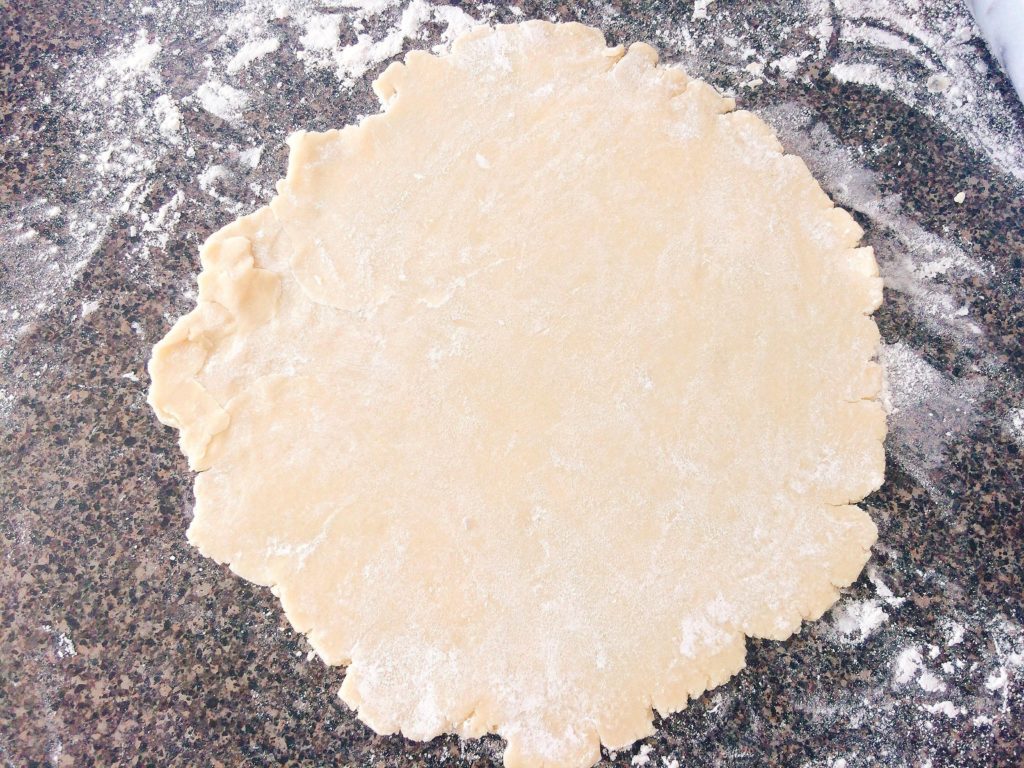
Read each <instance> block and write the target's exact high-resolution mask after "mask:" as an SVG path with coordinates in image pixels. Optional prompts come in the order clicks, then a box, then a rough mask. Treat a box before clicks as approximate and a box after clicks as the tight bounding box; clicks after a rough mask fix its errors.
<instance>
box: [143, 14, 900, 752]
mask: <svg viewBox="0 0 1024 768" xmlns="http://www.w3.org/2000/svg"><path fill="white" fill-rule="evenodd" d="M375 88H376V90H377V92H378V94H379V95H380V96H381V98H382V101H383V103H384V112H383V114H381V115H378V116H374V117H371V118H369V119H367V120H365V121H364V122H363V123H362V124H361V125H359V126H357V127H352V126H350V127H347V128H345V129H344V130H341V131H330V132H327V133H322V134H314V133H299V134H297V135H295V136H294V137H292V139H291V147H292V154H291V160H290V165H289V169H288V175H287V178H286V179H285V180H284V181H283V182H282V183H281V184H280V185H279V190H278V192H279V195H278V197H277V198H276V199H275V200H274V201H273V202H272V203H271V204H270V206H269V207H267V208H264V209H262V210H260V211H258V212H257V213H255V214H253V215H251V216H247V217H245V218H243V219H240V220H239V221H237V222H235V223H233V224H230V225H229V226H227V227H225V228H224V229H223V230H221V231H220V232H218V233H216V234H215V235H213V236H212V237H211V238H210V239H209V241H208V242H207V243H206V245H205V246H204V247H203V250H202V261H203V273H202V275H201V276H200V292H199V303H198V306H197V307H196V309H195V310H194V311H193V312H191V313H190V314H188V315H186V316H185V317H183V318H182V319H181V320H179V321H178V323H177V324H176V325H175V326H174V328H173V329H172V331H171V332H170V333H169V334H168V336H167V337H166V338H165V339H164V340H163V341H161V342H160V344H158V345H157V347H156V349H155V350H154V353H153V359H152V361H151V363H150V371H151V374H152V379H153V384H152V389H151V392H150V401H151V403H152V404H153V407H154V408H155V409H156V411H157V413H158V415H159V416H160V418H161V419H162V420H163V421H164V422H165V423H167V424H171V425H173V426H175V427H177V428H178V429H180V430H181V443H182V447H183V449H184V451H185V452H186V454H187V455H188V457H189V460H190V462H191V464H192V466H193V467H194V468H195V469H198V470H206V471H205V472H203V473H202V474H200V475H199V476H198V477H197V479H196V509H195V519H194V520H193V522H192V525H191V527H190V529H189V534H188V535H189V538H190V540H191V541H192V542H193V543H194V544H195V545H196V546H197V547H199V548H200V550H202V552H204V553H205V554H207V555H208V556H210V557H212V558H214V559H216V560H217V561H219V562H223V563H228V564H230V566H231V568H232V569H234V570H235V571H236V572H237V573H239V574H240V575H242V576H244V577H245V578H247V579H250V580H252V581H255V582H257V583H259V584H265V585H272V586H273V587H274V589H275V591H276V593H277V594H278V595H279V596H280V598H281V601H282V603H283V605H284V608H285V610H286V612H287V614H288V617H289V619H290V620H291V622H292V623H293V624H294V626H295V627H296V628H297V629H298V630H300V631H302V632H305V633H308V634H309V637H310V641H311V642H312V643H313V645H314V647H315V648H316V649H317V650H318V652H319V653H320V655H321V656H322V657H323V659H324V660H325V661H326V662H328V663H330V664H346V665H348V670H347V673H346V676H345V682H344V685H343V686H342V689H341V696H342V698H343V699H344V700H345V701H346V702H347V703H348V704H349V705H350V706H352V707H354V708H356V709H357V710H358V713H359V717H360V718H361V719H362V720H363V721H365V722H366V723H368V724H369V725H370V726H371V727H372V728H374V729H375V730H377V731H379V732H381V733H391V732H396V731H401V732H402V733H404V734H405V735H407V736H408V737H410V738H413V739H429V738H431V737H433V736H434V735H436V734H439V733H442V732H445V731H454V732H458V733H461V734H465V735H479V734H483V733H485V732H488V731H494V732H497V733H500V734H501V735H502V736H504V737H505V738H506V739H507V740H508V750H507V752H506V756H505V762H506V765H508V766H539V765H544V766H587V765H590V764H591V763H593V762H594V761H596V760H597V759H598V756H599V752H598V748H599V743H600V742H603V743H604V744H606V745H607V746H609V747H611V748H620V747H623V746H625V745H628V744H630V743H631V742H632V741H634V740H635V739H637V738H640V737H642V736H645V735H647V734H649V733H651V731H652V726H651V719H652V712H651V710H652V707H653V708H655V709H657V710H658V711H660V712H662V713H668V712H673V711H676V710H679V709H681V708H683V707H684V706H685V705H686V702H687V699H688V698H690V697H693V696H697V695H698V694H700V693H701V692H702V691H704V690H705V689H707V688H709V687H712V686H716V685H719V684H721V683H723V682H724V681H725V680H727V679H728V678H729V677H730V676H731V675H732V674H734V673H735V672H736V671H737V670H739V669H740V668H741V667H742V666H743V659H744V635H752V636H758V637H769V638H778V639H782V638H785V637H787V636H788V635H790V634H791V633H792V632H794V631H796V630H798V629H799V627H800V622H801V620H802V619H813V618H816V617H818V616H820V615H821V613H822V612H823V611H825V610H826V609H827V608H828V607H829V606H830V605H831V604H832V603H833V602H834V601H835V599H836V597H837V588H838V587H842V586H845V585H847V584H849V583H850V582H851V581H852V580H853V579H855V578H856V576H857V574H858V573H859V572H860V570H861V568H862V566H863V564H864V562H865V560H866V559H867V557H868V550H869V547H870V545H871V544H872V542H873V541H874V538H875V527H874V525H873V524H872V523H871V520H870V519H869V517H868V516H867V515H866V514H865V513H864V512H863V511H861V510H860V509H858V508H857V507H856V506H853V504H855V503H856V502H857V501H858V500H860V499H861V498H862V497H864V496H865V495H866V494H867V493H869V492H870V491H871V490H873V489H875V488H877V487H878V486H879V484H880V483H881V482H882V472H883V466H884V462H883V451H882V439H883V437H884V433H885V421H884V417H883V413H882V409H881V406H880V405H879V403H878V402H876V400H875V399H874V398H875V396H876V395H877V393H878V390H879V384H880V377H879V368H878V366H877V365H876V364H875V363H874V362H872V358H873V356H874V355H875V353H876V350H877V346H878V332H877V329H876V327H875V323H874V322H873V321H872V319H871V318H870V316H869V315H870V313H871V312H872V311H873V310H874V309H875V308H876V307H877V306H878V304H879V301H880V299H881V283H880V280H879V278H878V277H877V271H876V265H875V261H874V258H873V256H872V253H871V251H870V249H867V248H857V244H858V241H859V238H860V236H861V231H860V229H859V228H858V227H857V225H856V224H855V223H854V222H853V220H852V219H851V218H850V216H849V215H847V214H846V213H845V212H844V211H841V210H839V209H837V208H834V207H833V206H832V204H831V202H830V201H829V199H828V198H827V197H826V195H825V194H824V193H823V192H822V191H821V189H820V188H819V187H818V185H817V184H816V183H815V181H814V180H813V178H812V177H811V175H810V174H809V172H808V171H807V169H806V167H805V166H804V164H803V162H801V161H800V160H799V159H797V158H795V157H791V156H786V155H784V154H782V153H781V148H780V146H779V144H778V142H777V141H776V139H775V138H774V137H773V135H772V132H771V131H770V130H769V129H768V128H767V127H766V126H765V124H764V123H762V122H761V121H760V120H759V119H757V118H756V117H754V116H753V115H751V114H749V113H746V112H742V111H732V103H731V102H730V101H729V100H728V99H724V98H722V97H720V96H718V95H717V94H716V93H715V92H714V90H713V89H711V88H710V87H709V86H707V85H705V84H703V83H701V82H698V81H693V80H688V78H687V77H686V76H685V75H684V74H683V73H682V72H681V71H679V70H677V69H668V68H659V67H657V66H656V55H655V53H654V51H653V49H651V48H650V47H648V46H646V45H643V44H637V45H634V46H632V47H631V48H630V49H629V50H628V52H624V51H623V50H622V49H621V48H611V49H609V48H607V47H606V45H605V43H604V40H603V38H602V36H601V34H600V33H599V32H597V31H595V30H593V29H588V28H586V27H582V26H578V25H565V26H553V25H549V24H543V23H537V22H531V23H528V24H524V25H520V26H512V27H500V28H498V29H497V30H492V29H487V28H484V29H479V30H476V31H474V32H472V33H470V34H469V35H467V36H465V37H463V38H462V39H461V40H459V41H457V43H456V44H455V46H454V48H453V51H452V53H451V54H450V55H445V56H441V57H434V56H430V55H427V54H425V53H413V54H410V55H409V56H408V57H407V59H406V62H405V63H404V64H396V65H393V66H391V67H390V68H389V69H388V70H387V71H386V72H385V73H384V74H383V75H381V77H380V78H379V80H378V81H377V82H376V84H375Z"/></svg>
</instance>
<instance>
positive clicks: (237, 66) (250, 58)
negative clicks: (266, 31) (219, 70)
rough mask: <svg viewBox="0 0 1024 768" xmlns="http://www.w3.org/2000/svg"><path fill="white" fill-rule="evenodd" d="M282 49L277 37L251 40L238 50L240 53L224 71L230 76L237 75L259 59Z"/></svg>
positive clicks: (229, 62) (233, 57)
mask: <svg viewBox="0 0 1024 768" xmlns="http://www.w3.org/2000/svg"><path fill="white" fill-rule="evenodd" d="M280 47H281V41H280V40H278V39H277V38H276V37H264V38H260V39H258V40H250V41H248V42H247V43H245V44H244V45H242V47H241V48H239V49H238V53H236V54H235V55H234V56H232V57H231V59H230V61H228V63H227V66H226V67H225V68H224V70H225V71H226V72H227V73H228V74H229V75H234V74H237V73H238V72H241V71H242V70H243V69H245V68H246V67H248V66H249V65H250V64H252V63H253V62H254V61H256V60H257V59H260V58H263V57H264V56H266V55H267V54H268V53H273V52H274V51H276V50H277V49H278V48H280Z"/></svg>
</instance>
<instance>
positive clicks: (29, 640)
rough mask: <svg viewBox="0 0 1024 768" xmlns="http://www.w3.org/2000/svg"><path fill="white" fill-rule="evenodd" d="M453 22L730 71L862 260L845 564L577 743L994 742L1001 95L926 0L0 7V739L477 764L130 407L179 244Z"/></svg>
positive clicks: (1014, 691) (1010, 754) (809, 753)
mask: <svg viewBox="0 0 1024 768" xmlns="http://www.w3.org/2000/svg"><path fill="white" fill-rule="evenodd" d="M346 4H347V5H349V6H360V5H361V6H362V9H359V8H355V9H353V8H342V7H341V6H342V5H346ZM470 16H472V17H473V18H476V19H484V20H490V21H514V20H517V19H522V18H551V19H561V20H574V19H579V20H582V21H585V22H587V23H590V24H593V25H595V26H600V27H602V28H603V29H605V30H606V34H607V36H608V38H609V40H610V41H612V42H620V41H622V42H630V41H634V40H646V41H650V42H652V43H654V44H655V45H656V46H658V47H659V49H661V51H662V52H663V57H664V59H665V60H666V61H669V62H678V63H680V64H681V65H683V66H684V67H685V68H686V69H687V70H689V71H690V72H691V73H692V74H694V75H696V76H699V77H702V78H704V79H707V80H709V81H710V82H712V83H714V84H715V85H716V86H718V87H719V88H721V89H723V90H725V91H728V92H730V93H734V94H735V95H736V97H737V99H738V101H739V104H740V106H742V107H745V108H749V109H752V110H754V111H755V112H757V113H758V114H760V115H762V116H763V117H764V118H765V119H766V120H768V121H769V122H770V123H771V124H772V125H773V126H774V127H775V128H776V130H777V131H778V132H779V134H780V136H781V138H782V140H783V143H784V144H785V146H786V147H787V149H788V150H790V151H794V152H797V153H799V154H801V155H802V156H803V157H804V158H805V159H806V161H807V163H808V165H809V166H810V168H811V170H812V171H813V172H814V174H815V175H816V176H817V178H818V179H819V180H820V181H821V183H822V185H823V186H824V188H825V189H826V191H828V192H829V194H831V195H832V196H833V197H834V199H836V200H837V202H838V203H839V204H841V205H844V206H845V207H847V208H848V209H850V210H851V211H852V212H853V213H854V215H855V216H856V218H857V219H858V221H859V222H860V223H861V224H862V225H863V226H864V228H865V232H866V235H865V237H866V242H867V243H869V244H871V245H873V246H874V247H875V249H876V252H877V254H878V258H879V261H880V263H881V266H882V271H883V276H884V277H885V281H886V296H885V304H884V306H883V307H882V309H881V310H880V311H879V312H878V313H877V315H876V317H877V320H878V325H879V328H880V330H881V332H882V336H883V338H884V342H885V346H884V348H883V353H882V361H883V362H884V364H885V366H886V369H887V374H888V390H887V404H888V406H889V408H890V411H891V416H890V430H891V432H890V436H889V438H888V441H887V456H888V462H887V479H886V483H885V485H884V487H883V488H882V489H881V490H880V491H878V492H877V493H875V494H873V495H872V496H871V497H870V498H869V499H867V500H866V501H865V502H864V505H863V506H864V507H865V508H866V509H867V510H868V511H869V512H870V514H871V515H872V517H873V519H874V520H875V522H876V523H877V524H878V527H879V531H880V536H879V543H878V545H877V546H876V548H875V551H874V555H873V557H872V560H871V562H870V564H869V566H868V568H867V570H866V571H865V573H864V574H863V575H862V577H861V578H860V580H859V581H858V582H857V583H856V584H855V585H854V586H853V587H851V588H850V589H849V590H847V591H846V593H845V594H844V597H843V599H842V600H841V602H840V603H839V604H838V605H837V607H836V608H835V609H834V610H833V611H832V612H830V613H829V614H826V616H825V617H824V618H823V619H822V620H821V621H819V622H817V623H814V624H813V625H805V628H804V631H803V632H802V633H801V634H800V635H798V636H795V637H793V638H791V639H790V640H788V641H786V642H783V643H777V642H767V641H759V640H750V641H748V643H747V648H748V654H747V668H746V669H745V670H744V671H743V672H742V673H741V674H739V675H738V676H736V677H735V678H734V679H733V680H731V681H730V682H729V683H727V684H726V685H724V686H722V687H720V688H718V689H716V690H714V691H711V692H709V693H707V694H705V695H704V696H702V697H701V698H700V699H698V700H697V701H695V702H693V704H692V705H691V707H690V708H689V709H688V710H686V711H685V712H682V713H679V714H677V715H674V716H671V717H669V718H666V719H664V720H661V721H659V722H658V732H657V734H656V735H655V736H653V737H651V738H649V739H647V740H646V741H644V742H641V743H638V744H637V745H634V747H633V748H631V749H630V750H629V751H628V752H622V753H620V754H611V755H609V754H607V753H606V755H605V760H604V762H603V763H602V765H616V766H629V765H649V766H657V767H658V768H662V767H663V766H664V767H665V768H671V767H672V766H687V765H689V766H705V765H722V766H734V765H735V766H767V765H784V766H828V767H829V768H842V767H844V766H845V767H846V768H854V767H855V766H869V765H870V766H874V765H886V766H919V767H920V768H924V767H925V766H932V767H933V768H939V766H980V765H986V766H1011V765H1021V764H1024V742H1022V736H1021V733H1022V722H1024V630H1022V627H1024V600H1022V593H1024V579H1022V560H1024V458H1022V448H1024V387H1022V384H1021V382H1022V381H1024V348H1022V345H1024V293H1022V286H1021V279H1022V274H1024V267H1022V260H1024V227H1022V222H1024V138H1022V136H1024V108H1022V107H1021V105H1020V103H1019V102H1017V101H1016V99H1015V97H1014V94H1013V91H1012V89H1011V87H1010V85H1009V84H1008V82H1007V81H1006V80H1005V79H1004V77H1003V75H1002V74H1001V72H1000V70H999V69H998V65H997V64H996V62H995V61H994V60H993V59H992V58H991V57H990V55H989V53H988V51H987V49H986V48H985V45H984V43H983V41H982V40H981V39H980V38H979V37H978V35H977V30H976V29H975V27H974V26H973V23H972V21H971V19H970V16H969V14H968V12H967V11H966V10H965V9H964V8H962V7H961V6H960V4H959V3H956V2H952V1H951V0H939V1H937V2H931V3H920V2H914V1H913V0H875V1H874V2H868V1H867V0H859V1H853V0H836V2H830V3H825V2H809V3H796V2H790V1H789V0H786V1H785V2H779V3H759V2H726V1H725V0H719V1H718V2H713V3H710V4H709V3H705V2H698V3H697V4H696V6H695V5H694V4H693V3H689V2H678V3H676V2H652V3H631V2H614V1H613V2H611V3H594V4H589V3H588V4H571V3H558V2H522V3H520V4H519V5H517V6H504V5H493V4H488V5H475V4H469V3H465V4H458V6H457V7H455V6H450V7H439V6H430V5H427V4H426V3H424V2H423V1H422V0H411V1H410V0H402V1H401V2H394V1H392V2H386V1H384V0H381V1H380V2H375V3H367V2H354V0H349V2H348V3H341V4H339V3H331V2H323V3H317V4H310V3H302V2H299V0H279V2H270V0H245V1H244V2H241V1H238V2H221V0H152V1H151V2H148V3H147V2H138V0H132V1H131V2H127V3H123V2H108V1H106V0H66V1H64V2H59V3H58V2H52V0H51V1H50V2H46V1H44V0H28V2H25V3H19V4H17V5H15V4H12V3H10V2H9V1H8V0H0V18H2V19H3V24H2V37H0V93H2V98H0V152H2V158H3V159H2V162H0V434H2V444H0V445H2V448H0V504H2V513H0V541H2V553H3V559H2V561H0V600H2V611H3V620H2V622H0V759H2V761H3V763H4V764H5V765H10V766H32V765H54V766H57V765H61V766H72V765H74V766H78V765H136V764H140V765H230V766H237V765H270V764H281V763H288V764H303V765H345V766H414V765H424V766H440V765H453V766H460V765H461V766H469V765H472V766H489V765H500V754H501V749H502V742H501V740H500V739H498V738H496V737H488V738H486V739H483V740H479V741H466V742H463V741H460V740H459V739H458V738H455V737H447V738H438V739H435V740H434V741H432V742H430V743H428V744H416V743H412V742H408V741H405V740H403V739H402V738H399V737H380V736H377V735H375V734H373V733H372V732H371V731H370V730H369V729H368V728H366V727H365V726H364V725H362V724H361V723H360V722H359V721H358V720H356V718H355V717H354V715H353V713H352V712H350V711H349V710H348V709H347V708H346V707H345V705H344V704H342V703H341V702H340V701H339V699H338V698H337V695H336V692H337V689H338V687H339V686H340V684H341V680H342V679H343V675H344V671H343V670H342V669H339V668H327V667H325V666H324V665H323V664H322V663H321V662H320V661H319V660H318V659H316V658H315V657H314V656H313V655H312V654H311V653H310V647H309V646H308V644H307V643H306V642H305V639H304V638H303V637H301V636H299V635H297V634H295V633H294V632H292V631H291V629H290V628H289V627H288V625H287V622H286V620H285V619H284V617H283V615H282V613H281V611H280V610H279V606H278V603H277V600H276V599H275V598H274V597H273V596H272V595H271V594H270V592H269V591H268V590H265V589H261V588H258V587H255V586H253V585H251V584H248V583H245V582H243V581H242V580H240V579H238V578H236V577H234V576H233V575H232V574H231V573H229V572H228V571H227V570H226V569H225V568H222V567H219V566H217V565H215V564H213V563H212V562H210V561H208V560H205V559H204V558H202V557H201V556H200V555H199V554H198V553H197V552H196V551H194V550H193V549H192V548H190V547H189V545H188V544H187V543H186V541H185V536H184V531H185V528H186V526H187V524H188V521H189V517H190V514H191V513H190V507H191V503H192V495H191V484H192V476H191V474H190V473H189V471H188V469H187V467H186V465H185V461H184V459H183V458H182V456H181V455H180V453H179V451H178V449H177V446H176V444H175V434H174V432H173V431H172V430H169V429H165V428H163V427H161V426H160V425H159V424H158V423H157V422H156V420H155V418H154V417H153V414H152V412H151V411H150V409H149V408H148V406H147V405H146V403H145V393H146V387H147V385H148V378H147V375H146V371H145V362H146V360H147V358H148V356H149V352H150V348H151V346H152V344H153V343H154V342H155V341H157V340H158V339H159V338H160V337H161V336H162V335H163V334H164V333H165V332H166V331H167V329H168V328H169V326H170V323H171V322H172V321H173V320H174V318H176V317H177V316H178V315H179V314H181V313H183V312H185V311H187V310H188V309H189V308H190V306H191V304H192V301H193V300H194V293H190V291H194V282H195V274H196V272H197V271H198V257H197V247H198V245H199V243H200V242H201V241H202V240H203V238H204V237H205V236H206V235H208V234H209V233H210V232H212V231H213V230H214V229H216V228H217V227H219V226H221V225H223V224H225V223H227V222H229V221H231V220H232V219H233V218H235V217H237V216H238V215H239V214H241V213H244V212H247V211H251V210H253V209H255V208H256V207H257V206H259V205H260V204H262V203H263V202H265V201H266V200H267V199H269V196H270V195H271V194H272V191H273V183H274V181H275V180H276V179H278V178H280V177H281V176H282V175H283V171H284V167H285V162H286V158H287V149H286V147H285V145H284V143H283V140H284V138H285V136H286V135H287V134H288V133H289V132H290V131H292V130H294V129H297V128H307V129H325V128H329V127H338V126H341V125H343V124H345V123H347V122H351V121H353V120H355V119H357V118H358V117H359V116H361V115H364V114H368V113H372V112H374V111H376V108H377V106H376V100H375V99H374V97H373V96H372V93H371V92H370V90H369V82H370V81H371V79H372V76H373V75H374V74H375V73H376V72H378V71H380V70H381V69H382V68H383V67H384V66H385V65H386V63H387V61H388V60H389V56H392V55H394V54H395V53H398V52H399V51H400V50H401V49H403V48H405V49H408V48H410V47H423V46H432V45H435V44H439V43H441V42H443V40H444V38H445V36H446V35H448V36H450V35H451V34H454V33H455V32H457V30H458V29H459V28H460V27H461V26H462V25H465V24H467V23H469V17H470ZM361 36H362V37H361ZM961 193H962V194H961Z"/></svg>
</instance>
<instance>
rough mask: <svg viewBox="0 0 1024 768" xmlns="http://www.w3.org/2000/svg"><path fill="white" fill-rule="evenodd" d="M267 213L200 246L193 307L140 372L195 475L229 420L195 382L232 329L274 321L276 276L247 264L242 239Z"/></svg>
mask: <svg viewBox="0 0 1024 768" xmlns="http://www.w3.org/2000/svg"><path fill="white" fill-rule="evenodd" d="M268 215H272V214H271V213H270V209H269V208H267V207H264V208H261V209H260V210H258V211H256V212H254V213H252V214H250V215H248V216H244V217H242V218H241V219H238V220H237V221H235V222H232V223H231V224H228V225H227V226H225V227H223V228H222V229H220V230H218V231H217V232H215V233H214V234H212V235H211V236H210V237H209V238H207V240H206V242H205V243H203V245H202V247H201V248H200V251H199V257H200V262H201V264H202V266H203V270H202V272H201V273H200V274H199V278H198V283H199V291H198V298H197V302H196V307H195V309H193V310H192V311H191V312H189V313H188V314H186V315H183V316H182V317H180V318H179V319H178V320H177V322H175V324H174V326H173V327H172V328H171V330H170V331H169V332H168V333H167V335H166V336H164V338H162V339H161V340H160V341H159V342H157V344H156V345H155V346H154V347H153V352H152V356H151V357H150V360H149V363H148V365H147V369H148V371H149V377H150V382H151V383H150V388H149V393H148V395H147V398H146V401H147V402H148V403H149V405H150V406H151V407H152V408H153V410H154V412H155V413H156V415H157V418H158V419H159V420H160V421H161V422H162V423H164V424H166V425H168V426H171V427H175V428H176V429H178V430H179V432H180V439H179V445H180V446H181V451H182V453H184V454H185V456H186V457H187V458H188V462H189V467H190V468H191V469H192V470H194V471H202V470H204V469H208V468H209V462H208V461H207V449H208V447H209V445H210V441H211V439H212V438H213V437H214V436H215V435H217V434H219V433H221V432H223V431H224V430H226V429H227V428H228V425H229V423H230V418H229V416H228V412H227V411H226V410H225V409H224V405H223V404H221V403H219V402H217V400H216V398H214V397H213V396H212V395H211V394H210V393H209V392H208V391H207V390H206V388H205V387H203V385H202V384H201V383H200V382H199V380H198V378H197V377H198V375H199V373H200V372H201V371H202V369H203V366H204V365H205V364H206V361H207V359H208V357H209V356H210V354H211V353H212V351H213V350H214V349H215V348H216V346H217V344H218V343H220V342H221V341H222V340H224V339H226V338H228V337H230V336H231V335H232V334H233V333H235V332H236V331H238V330H244V329H246V328H251V327H253V326H255V325H259V324H261V323H264V322H266V321H267V320H269V319H270V318H271V317H273V315H274V312H275V309H276V303H277V297H278V295H279V294H280V278H279V277H278V275H277V274H276V273H274V272H271V271H269V270H265V269H261V268H259V267H256V266H255V265H254V261H253V255H252V242H251V241H250V240H249V238H248V237H247V236H246V235H247V233H248V232H249V229H250V227H254V226H258V222H260V221H261V220H262V219H263V218H264V217H266V216H268Z"/></svg>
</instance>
